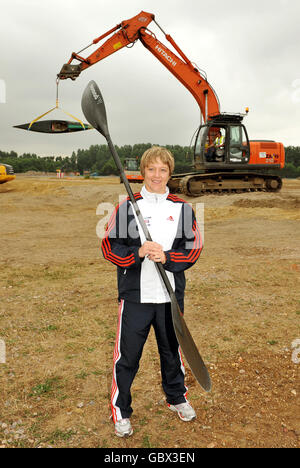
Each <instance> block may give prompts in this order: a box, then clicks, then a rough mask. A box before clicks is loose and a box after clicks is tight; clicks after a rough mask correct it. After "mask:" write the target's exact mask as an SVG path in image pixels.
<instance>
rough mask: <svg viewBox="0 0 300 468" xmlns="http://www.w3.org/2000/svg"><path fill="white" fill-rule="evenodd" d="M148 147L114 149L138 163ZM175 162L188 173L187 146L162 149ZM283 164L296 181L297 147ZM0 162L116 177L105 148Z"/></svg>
mask: <svg viewBox="0 0 300 468" xmlns="http://www.w3.org/2000/svg"><path fill="white" fill-rule="evenodd" d="M151 146H152V144H151V143H140V144H135V145H133V146H132V145H124V146H116V149H117V151H118V154H119V156H120V158H121V161H122V162H123V163H124V160H125V159H127V158H135V159H139V158H140V157H141V155H142V154H143V153H144V152H145V151H146V150H147V149H148V148H150V147H151ZM166 148H168V149H169V150H170V151H171V152H172V154H173V155H174V158H175V172H176V173H181V172H188V171H190V170H191V166H192V156H191V155H192V150H191V148H189V147H187V146H180V145H173V146H172V145H166ZM285 155H286V163H285V168H284V169H283V170H278V174H279V173H280V175H281V176H282V177H289V178H296V177H300V146H287V147H286V148H285ZM0 162H2V163H6V164H10V165H11V166H13V168H14V171H15V172H16V173H20V172H27V171H37V172H56V170H58V169H60V170H61V171H63V172H79V173H80V174H84V173H85V171H89V172H90V173H97V174H99V175H110V174H118V170H117V169H116V166H115V163H114V161H113V159H112V157H111V154H110V152H109V149H108V147H107V145H92V146H90V147H89V148H88V149H78V150H77V151H73V153H72V155H71V157H69V156H65V157H63V156H47V157H41V156H38V155H36V154H31V153H24V154H22V155H18V154H17V153H16V152H15V151H10V152H5V151H0Z"/></svg>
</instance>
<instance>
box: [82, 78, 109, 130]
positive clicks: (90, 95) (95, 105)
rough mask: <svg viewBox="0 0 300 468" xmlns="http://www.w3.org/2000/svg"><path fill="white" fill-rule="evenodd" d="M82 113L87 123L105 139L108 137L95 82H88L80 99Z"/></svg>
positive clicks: (102, 102) (99, 94)
mask: <svg viewBox="0 0 300 468" xmlns="http://www.w3.org/2000/svg"><path fill="white" fill-rule="evenodd" d="M81 108H82V112H83V113H84V115H85V118H86V119H87V121H88V122H89V123H90V124H91V125H92V127H94V128H95V129H96V130H98V132H100V133H101V134H102V135H103V136H104V137H105V138H107V137H108V136H109V131H108V126H107V118H106V109H105V104H104V100H103V98H102V94H101V92H100V89H99V88H98V85H97V83H95V81H93V80H92V81H90V82H89V83H88V85H87V87H86V88H85V90H84V93H83V95H82V99H81Z"/></svg>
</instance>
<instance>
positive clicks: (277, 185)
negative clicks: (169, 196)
mask: <svg viewBox="0 0 300 468" xmlns="http://www.w3.org/2000/svg"><path fill="white" fill-rule="evenodd" d="M168 185H169V189H170V192H171V193H178V192H179V193H183V194H185V195H187V196H189V197H199V196H201V195H207V194H209V193H215V194H216V193H218V194H222V193H232V192H235V193H241V192H253V191H267V192H278V191H279V190H280V189H281V187H282V180H281V178H280V177H279V176H275V175H270V174H261V173H252V172H251V173H250V172H216V173H208V174H205V173H204V174H199V173H198V174H196V173H195V174H178V175H174V176H173V177H172V178H171V179H170V181H169V183H168Z"/></svg>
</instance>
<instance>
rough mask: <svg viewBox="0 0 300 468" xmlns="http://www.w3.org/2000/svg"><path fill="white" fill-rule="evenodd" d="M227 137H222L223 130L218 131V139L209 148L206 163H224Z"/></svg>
mask: <svg viewBox="0 0 300 468" xmlns="http://www.w3.org/2000/svg"><path fill="white" fill-rule="evenodd" d="M224 145H225V137H224V136H223V135H222V132H221V129H218V131H217V137H216V139H215V140H214V142H213V143H212V144H211V145H209V146H208V147H207V152H206V161H207V162H213V161H223V158H224Z"/></svg>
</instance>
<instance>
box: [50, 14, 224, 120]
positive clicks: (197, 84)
mask: <svg viewBox="0 0 300 468" xmlns="http://www.w3.org/2000/svg"><path fill="white" fill-rule="evenodd" d="M152 21H154V22H155V23H156V21H155V16H154V15H153V14H151V13H146V12H145V11H142V12H141V13H139V14H138V15H137V16H135V17H133V18H131V19H129V20H125V21H122V23H120V24H118V25H117V26H115V27H114V28H112V29H110V30H109V31H107V32H106V33H105V34H102V35H101V36H100V37H98V38H97V39H94V40H93V42H92V44H90V45H93V44H98V43H99V42H100V41H101V40H103V39H105V38H106V37H107V36H109V35H110V34H112V36H110V37H109V38H108V39H107V40H106V41H105V42H104V43H103V44H102V45H101V46H100V47H98V49H97V50H96V51H94V52H93V53H92V54H91V55H89V56H88V57H87V58H83V57H81V55H79V54H80V53H81V52H83V50H85V49H83V50H82V51H80V52H79V53H78V54H77V53H73V54H72V55H71V58H70V60H69V62H68V63H66V64H64V65H63V67H62V69H61V71H60V73H59V74H58V75H57V76H58V78H59V79H61V80H63V79H67V78H71V79H73V80H75V79H76V78H77V77H78V76H79V75H80V73H81V72H82V71H83V70H85V69H87V68H89V67H90V66H92V65H94V64H95V63H97V62H99V61H100V60H103V59H104V58H106V57H108V56H109V55H112V54H113V53H115V52H117V51H118V50H120V49H122V48H123V47H126V46H127V47H128V46H130V45H133V44H134V43H135V42H136V41H137V40H140V41H141V43H142V44H143V46H144V47H145V48H146V49H148V50H149V52H151V53H152V54H153V55H154V56H155V57H156V58H157V59H158V60H159V61H160V62H161V63H162V64H163V65H164V66H165V67H166V68H167V69H168V70H169V71H170V72H171V73H172V74H173V75H174V76H175V77H176V78H177V79H178V80H179V81H180V82H181V83H182V84H183V85H184V86H185V87H186V88H187V89H188V90H189V91H190V93H191V94H192V95H193V96H194V98H195V99H196V101H197V103H198V105H199V107H200V110H201V114H202V116H203V118H204V121H206V120H207V117H208V114H209V115H215V114H219V113H220V107H219V101H218V98H217V96H216V94H215V92H214V90H213V88H212V87H211V86H210V84H209V83H208V81H207V80H206V78H205V77H204V76H202V75H201V73H200V71H199V70H198V69H197V68H196V67H195V66H194V65H193V64H192V62H191V61H190V60H189V59H188V58H187V56H186V55H185V54H184V53H183V52H182V51H181V49H180V48H179V47H178V45H177V44H176V43H175V41H174V40H173V39H172V37H171V36H170V35H168V34H165V32H164V31H163V30H162V28H161V27H160V26H159V25H158V26H159V28H160V29H161V31H162V32H163V33H164V35H165V37H166V39H167V40H168V41H169V42H170V43H171V44H172V46H173V47H174V49H175V50H176V52H177V53H178V55H177V54H176V53H174V52H172V51H171V50H170V49H169V48H168V47H166V46H165V45H164V44H162V43H161V42H160V41H159V40H158V39H157V38H156V36H155V35H154V34H153V33H152V32H151V31H150V30H149V29H148V28H147V26H148V25H149V24H150V23H151V22H152ZM156 24H157V23H156ZM88 47H89V46H88ZM73 60H77V61H79V62H80V63H79V64H75V65H74V64H72V62H73Z"/></svg>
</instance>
